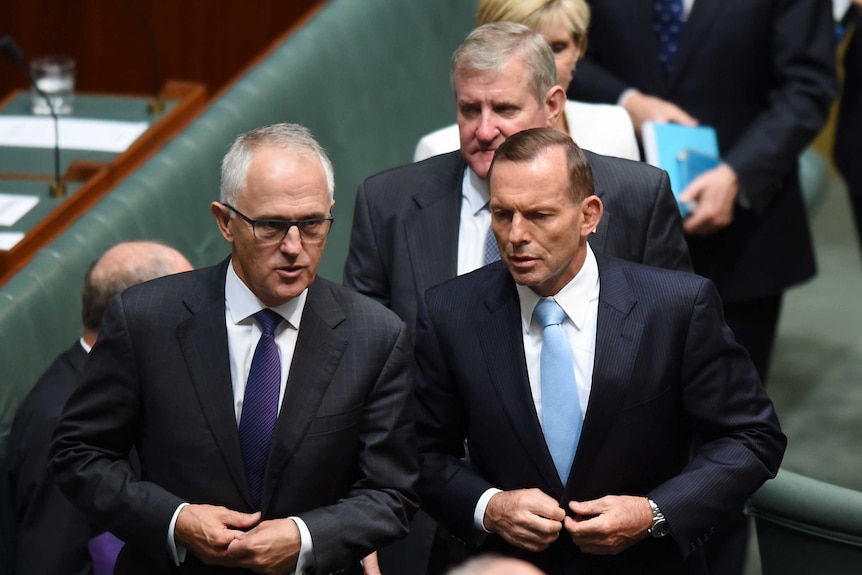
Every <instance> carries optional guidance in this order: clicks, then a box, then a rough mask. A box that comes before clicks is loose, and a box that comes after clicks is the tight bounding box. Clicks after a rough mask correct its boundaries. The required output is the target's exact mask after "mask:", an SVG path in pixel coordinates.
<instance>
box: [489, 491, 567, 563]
mask: <svg viewBox="0 0 862 575" xmlns="http://www.w3.org/2000/svg"><path fill="white" fill-rule="evenodd" d="M565 517H566V512H565V511H563V509H561V508H560V505H559V503H557V500H556V499H554V498H553V497H551V496H550V495H546V494H545V493H543V492H542V491H540V490H538V489H517V490H514V491H503V492H500V493H497V494H496V495H494V496H493V497H491V499H490V500H489V501H488V507H486V508H485V519H484V523H485V527H486V528H487V529H488V530H489V531H491V532H492V533H497V534H498V535H500V536H501V537H502V538H503V539H505V540H506V541H507V542H509V543H511V544H512V545H514V546H516V547H520V548H522V549H526V550H527V551H543V550H545V549H547V548H548V546H549V545H550V544H551V543H553V542H554V541H556V540H557V537H559V536H560V531H562V528H563V524H562V521H563V519H564V518H565Z"/></svg>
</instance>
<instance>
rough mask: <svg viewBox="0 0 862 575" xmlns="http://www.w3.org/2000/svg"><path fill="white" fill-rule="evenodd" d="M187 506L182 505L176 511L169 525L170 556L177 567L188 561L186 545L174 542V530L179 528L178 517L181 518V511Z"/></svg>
mask: <svg viewBox="0 0 862 575" xmlns="http://www.w3.org/2000/svg"><path fill="white" fill-rule="evenodd" d="M186 505H188V503H180V506H179V507H177V510H176V511H174V515H173V517H171V523H170V525H168V555H169V556H170V558H171V561H173V562H174V565H176V566H177V567H179V566H180V564H182V562H183V561H185V560H186V547H185V545H177V542H176V541H175V540H174V530H175V529H176V527H177V517H179V516H180V511H181V510H182V508H183V507H185V506H186Z"/></svg>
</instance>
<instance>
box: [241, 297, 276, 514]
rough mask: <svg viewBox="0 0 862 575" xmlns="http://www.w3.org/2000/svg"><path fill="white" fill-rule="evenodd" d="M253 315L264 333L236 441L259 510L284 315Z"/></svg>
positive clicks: (253, 362)
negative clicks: (279, 328)
mask: <svg viewBox="0 0 862 575" xmlns="http://www.w3.org/2000/svg"><path fill="white" fill-rule="evenodd" d="M254 317H255V320H257V323H258V325H260V328H261V331H262V332H263V334H262V335H261V336H260V340H259V341H258V342H257V347H256V348H255V350H254V357H253V358H252V360H251V369H250V370H249V373H248V382H247V383H246V387H245V397H244V398H243V401H242V414H241V416H240V423H239V445H240V448H241V449H242V460H243V464H244V465H245V473H246V476H247V477H248V485H249V489H250V490H251V498H252V501H253V502H254V504H255V508H256V509H257V510H260V500H261V494H262V493H263V475H264V472H265V471H266V461H267V459H268V458H269V447H270V444H271V443H272V434H273V431H274V430H275V421H276V419H277V418H278V396H279V392H280V391H281V360H280V359H279V357H278V346H276V344H275V333H274V332H275V328H276V327H277V326H278V324H279V323H281V321H282V319H283V318H282V317H281V316H280V315H278V314H277V313H276V312H274V311H272V310H271V309H263V310H261V311H259V312H257V313H256V314H254Z"/></svg>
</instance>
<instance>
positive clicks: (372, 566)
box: [362, 551, 381, 575]
mask: <svg viewBox="0 0 862 575" xmlns="http://www.w3.org/2000/svg"><path fill="white" fill-rule="evenodd" d="M362 571H363V572H364V573H365V575H381V573H380V563H378V562H377V551H372V552H371V555H368V556H367V557H365V559H363V560H362Z"/></svg>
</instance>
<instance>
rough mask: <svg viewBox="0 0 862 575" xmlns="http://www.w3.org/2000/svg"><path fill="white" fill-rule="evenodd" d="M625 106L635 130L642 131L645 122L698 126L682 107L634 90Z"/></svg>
mask: <svg viewBox="0 0 862 575" xmlns="http://www.w3.org/2000/svg"><path fill="white" fill-rule="evenodd" d="M623 107H624V108H625V109H626V112H628V113H629V116H630V117H631V119H632V124H634V127H635V130H636V131H637V133H638V134H640V133H641V126H643V123H644V122H676V123H677V124H682V125H683V126H697V123H698V122H697V120H696V119H694V118H692V117H691V116H689V115H688V114H687V113H686V112H685V111H684V110H683V109H682V108H680V107H679V106H677V105H676V104H674V103H673V102H668V101H667V100H662V99H661V98H656V97H655V96H647V95H646V94H642V93H641V92H638V91H634V92H632V93H631V95H629V96H628V97H627V98H626V99H625V101H624V102H623Z"/></svg>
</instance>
